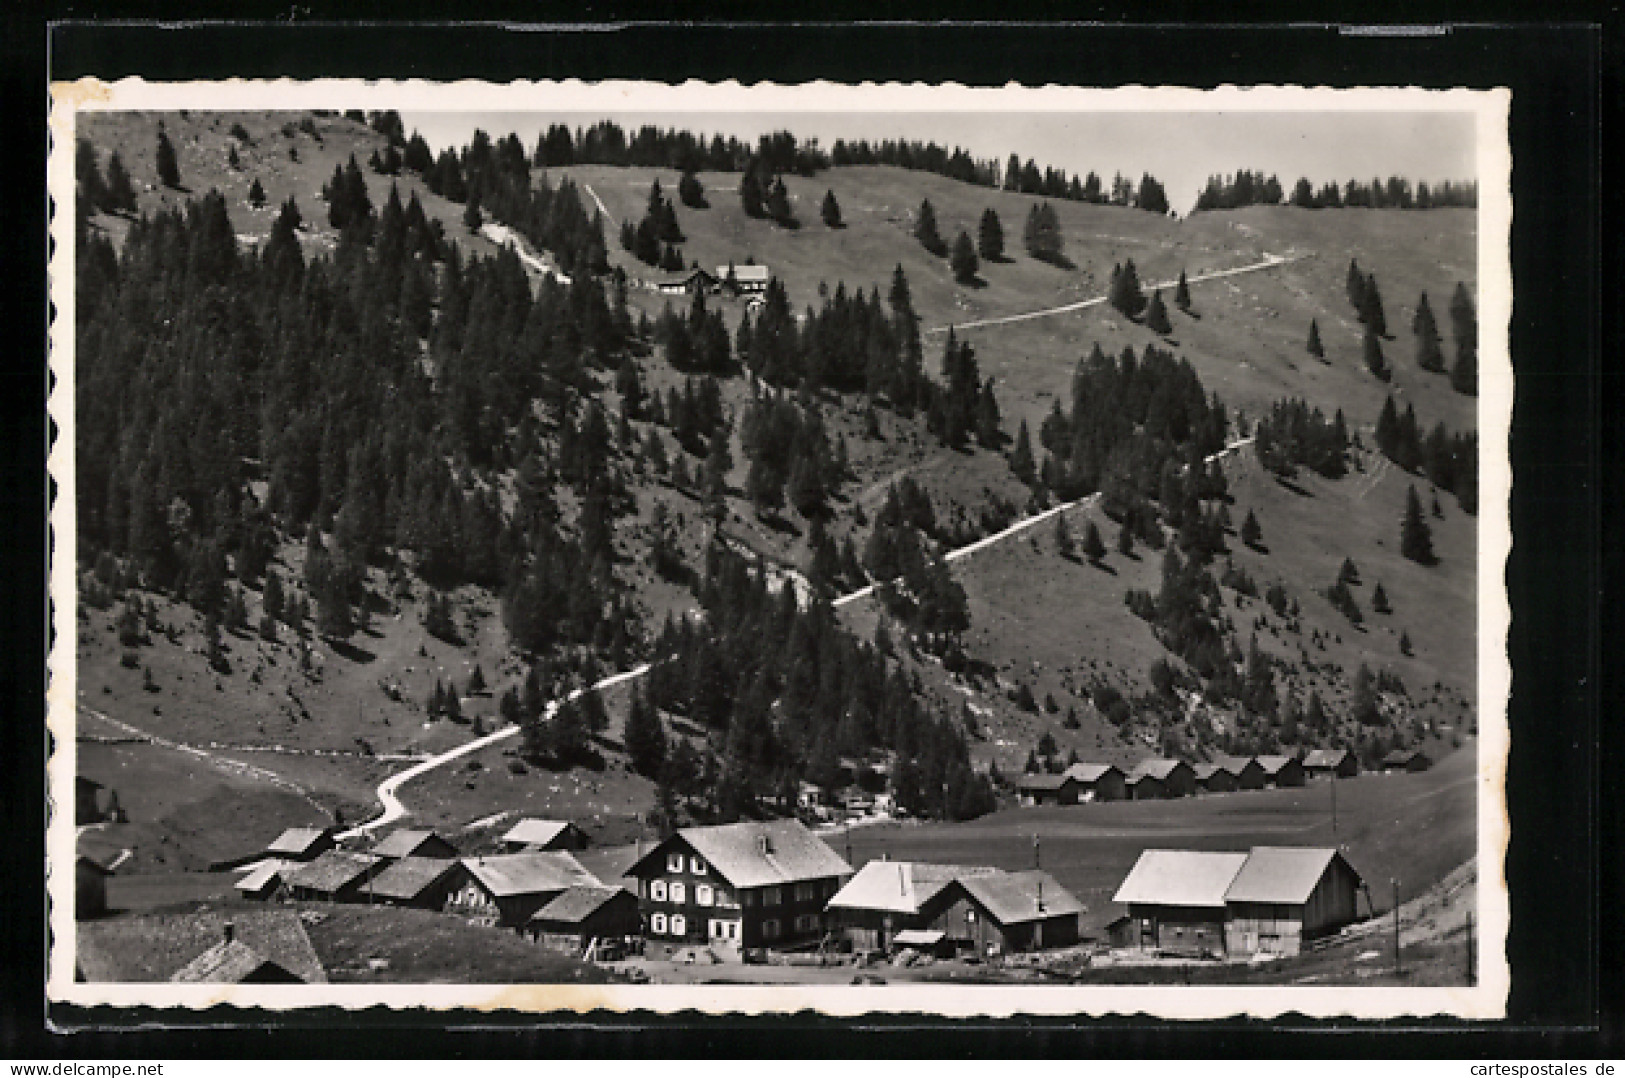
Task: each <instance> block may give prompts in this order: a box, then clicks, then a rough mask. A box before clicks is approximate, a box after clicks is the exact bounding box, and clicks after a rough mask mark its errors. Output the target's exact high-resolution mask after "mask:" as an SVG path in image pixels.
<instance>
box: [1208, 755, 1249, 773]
mask: <svg viewBox="0 0 1625 1078" xmlns="http://www.w3.org/2000/svg"><path fill="white" fill-rule="evenodd" d="M1257 762H1258V761H1257V759H1256V758H1255V757H1252V756H1215V757H1214V758H1213V766H1214V767H1216V768H1218V769H1219V770H1220V771H1225V772H1228V773H1229V774H1232V775H1235V776H1237V777H1238V778H1239V777H1240V775H1241V773H1242V772H1243V771H1245V770H1247V768H1248V767H1250V766H1251V765H1253V764H1255V763H1257Z"/></svg>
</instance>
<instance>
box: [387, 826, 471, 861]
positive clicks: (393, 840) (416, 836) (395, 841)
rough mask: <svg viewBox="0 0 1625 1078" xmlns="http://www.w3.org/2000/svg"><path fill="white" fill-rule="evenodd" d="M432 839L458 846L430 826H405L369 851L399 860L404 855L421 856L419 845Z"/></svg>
mask: <svg viewBox="0 0 1625 1078" xmlns="http://www.w3.org/2000/svg"><path fill="white" fill-rule="evenodd" d="M431 839H439V840H440V841H441V842H444V843H445V844H446V845H447V846H451V847H452V849H456V847H455V846H452V844H451V842H450V841H449V840H447V839H446V838H445V837H444V836H442V835H438V834H436V833H435V832H433V831H430V830H429V829H428V828H423V827H403V828H401V829H400V830H399V831H392V832H390V834H389V837H387V838H385V839H384V840H383V841H382V842H380V843H378V845H376V846H374V847H373V848H372V849H371V850H369V851H368V852H369V853H371V854H372V855H373V856H374V857H390V858H394V859H396V860H399V859H400V858H402V857H413V856H419V854H418V849H419V847H421V846H423V845H424V844H425V843H427V842H429V841H430V840H431Z"/></svg>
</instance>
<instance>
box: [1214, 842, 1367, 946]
mask: <svg viewBox="0 0 1625 1078" xmlns="http://www.w3.org/2000/svg"><path fill="white" fill-rule="evenodd" d="M1361 886H1362V884H1361V880H1360V874H1359V873H1358V872H1356V871H1355V870H1354V867H1353V866H1352V865H1350V864H1349V863H1348V861H1347V860H1345V859H1344V857H1343V855H1342V854H1341V853H1339V852H1338V851H1336V850H1332V849H1322V848H1308V847H1263V846H1260V847H1254V849H1253V850H1252V851H1251V852H1250V853H1249V854H1248V855H1247V862H1246V864H1244V865H1243V866H1242V869H1241V871H1240V872H1239V873H1237V875H1236V878H1235V880H1234V881H1232V882H1231V884H1230V887H1229V889H1228V890H1227V891H1226V893H1225V905H1226V908H1227V911H1228V918H1227V920H1226V923H1225V950H1226V952H1227V953H1229V954H1230V955H1232V956H1248V955H1254V954H1274V955H1295V954H1297V953H1299V951H1300V950H1301V948H1302V946H1303V944H1304V943H1305V942H1307V941H1310V940H1313V939H1317V938H1319V937H1321V936H1325V935H1328V934H1330V933H1332V932H1335V931H1337V930H1338V929H1340V928H1342V927H1343V926H1344V925H1347V924H1351V923H1352V922H1354V921H1355V920H1357V919H1358V917H1359V913H1358V904H1359V893H1360V888H1361Z"/></svg>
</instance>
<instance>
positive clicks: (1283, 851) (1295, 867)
mask: <svg viewBox="0 0 1625 1078" xmlns="http://www.w3.org/2000/svg"><path fill="white" fill-rule="evenodd" d="M1334 860H1335V861H1343V865H1344V867H1346V868H1348V870H1349V871H1350V872H1354V868H1353V866H1352V865H1349V863H1348V862H1347V861H1344V860H1343V855H1342V854H1340V853H1338V852H1337V851H1336V850H1334V849H1330V848H1327V847H1318V846H1254V847H1253V849H1252V852H1251V853H1249V854H1248V855H1247V862H1246V864H1244V865H1242V866H1241V871H1240V872H1238V873H1237V874H1236V878H1235V879H1234V880H1233V881H1231V883H1230V888H1229V890H1228V891H1226V892H1225V896H1224V897H1225V901H1227V902H1273V903H1281V904H1287V905H1297V904H1299V903H1303V902H1307V901H1309V896H1310V894H1311V893H1313V891H1314V889H1315V885H1316V884H1318V883H1319V882H1320V878H1321V877H1322V876H1324V875H1325V874H1326V872H1327V870H1328V869H1330V868H1331V865H1332V862H1333V861H1334ZM1354 877H1355V879H1359V873H1357V872H1355V873H1354Z"/></svg>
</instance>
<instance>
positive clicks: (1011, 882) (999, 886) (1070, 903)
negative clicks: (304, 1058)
mask: <svg viewBox="0 0 1625 1078" xmlns="http://www.w3.org/2000/svg"><path fill="white" fill-rule="evenodd" d="M935 905H936V909H935V911H934V914H933V916H932V918H931V922H930V925H929V926H928V927H929V928H931V929H933V930H936V931H939V932H942V933H943V934H944V935H945V936H946V937H947V938H948V939H949V940H952V941H953V943H954V946H955V949H956V950H964V951H969V952H971V953H974V954H976V955H980V956H991V955H1000V954H1011V953H1016V952H1025V951H1041V950H1045V949H1048V948H1055V947H1070V946H1072V945H1073V944H1075V943H1077V942H1078V915H1079V914H1080V913H1082V912H1083V904H1082V903H1080V902H1079V901H1078V900H1077V899H1076V898H1075V897H1073V895H1072V894H1071V893H1070V892H1068V891H1067V890H1066V889H1065V888H1064V887H1062V886H1061V885H1060V884H1059V883H1057V882H1056V881H1055V878H1054V877H1052V876H1051V875H1050V874H1049V873H1047V872H1043V871H1040V870H1038V869H1032V870H1029V871H1026V872H993V873H989V874H986V875H974V876H961V877H958V878H956V879H954V880H953V881H952V882H951V883H950V884H949V886H948V887H947V888H946V889H945V890H944V892H943V894H942V895H941V896H940V897H939V898H938V900H937V902H936V904H935Z"/></svg>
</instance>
